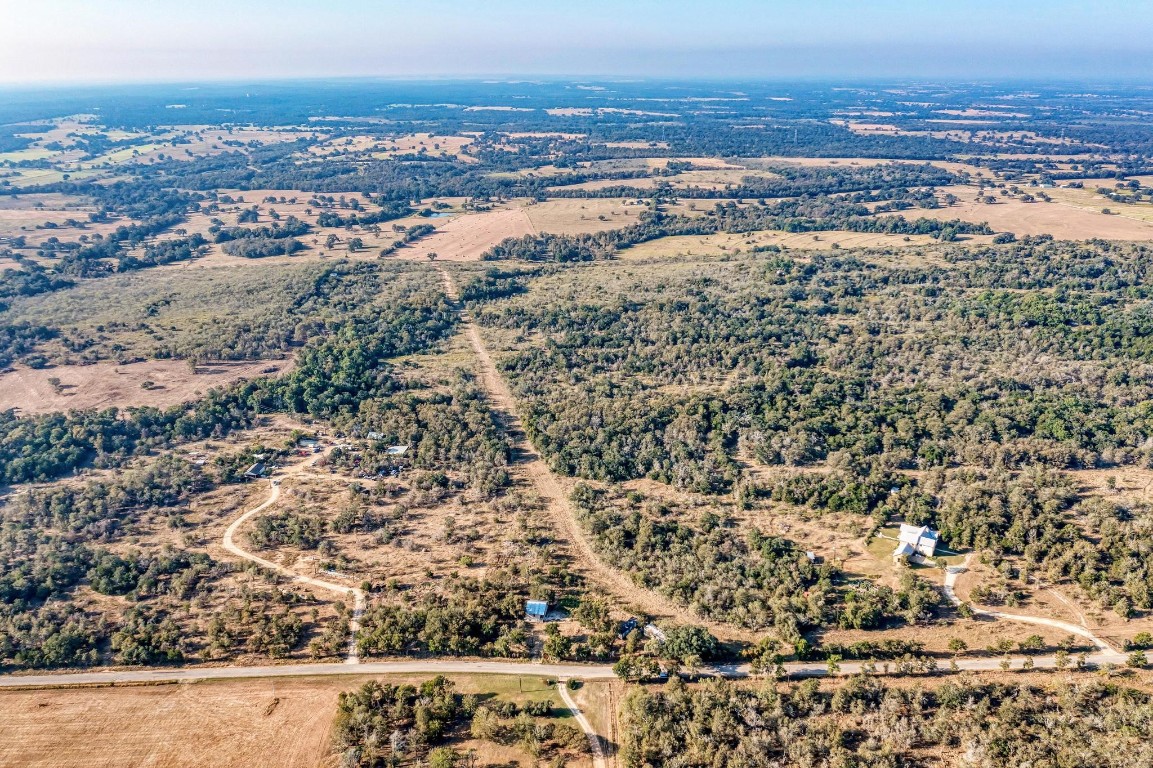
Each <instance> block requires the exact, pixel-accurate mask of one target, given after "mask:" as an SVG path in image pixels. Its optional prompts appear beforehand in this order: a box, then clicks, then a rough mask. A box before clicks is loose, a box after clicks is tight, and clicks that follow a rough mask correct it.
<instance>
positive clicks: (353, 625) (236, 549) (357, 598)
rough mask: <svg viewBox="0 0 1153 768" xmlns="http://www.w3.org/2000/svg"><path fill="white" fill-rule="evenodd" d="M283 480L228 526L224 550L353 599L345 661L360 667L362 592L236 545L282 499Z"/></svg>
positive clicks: (295, 470)
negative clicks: (248, 526) (239, 534)
mask: <svg viewBox="0 0 1153 768" xmlns="http://www.w3.org/2000/svg"><path fill="white" fill-rule="evenodd" d="M323 455H324V454H320V455H318V456H316V457H314V458H313V459H312V460H311V461H308V462H306V463H304V464H298V465H296V466H295V467H291V468H290V469H289V470H288V474H289V475H303V474H305V470H306V469H308V468H309V467H311V466H312V465H314V464H315V463H316V462H317V461H319V460H320V458H321V457H322V456H323ZM283 480H284V478H283V477H280V478H276V479H274V480H271V481H269V488H270V489H271V490H270V492H269V494H268V498H267V499H265V500H264V501H263V502H262V503H261V504H259V505H257V506H255V507H253V508H252V509H250V510H248V511H247V512H245V513H244V514H242V515H240V517H238V518H236V519H235V520H233V521H232V524H231V525H229V526H228V529H227V530H226V531H225V532H224V541H223V542H222V543H223V545H224V548H225V549H226V550H228V551H229V552H231V553H232V554H234V555H236V556H237V557H240V558H243V559H245V560H248V561H249V562H252V563H257V564H258V565H261V566H263V567H265V568H268V569H269V570H273V571H276V572H277V573H282V574H284V575H285V576H288V577H290V578H291V579H292V580H293V581H295V582H297V583H299V584H307V585H309V586H312V587H317V588H319V589H324V590H327V591H329V592H335V593H337V594H339V595H352V619H351V621H350V622H349V629H350V631H349V637H348V656H347V658H346V659H345V663H346V664H358V663H359V662H360V656H359V654H358V653H357V649H356V633H357V632H359V631H360V619H361V617H362V616H363V615H364V608H365V596H364V591H363V590H362V589H360V588H359V587H350V586H347V585H344V584H336V583H334V582H331V581H324V580H323V579H317V578H313V577H311V576H304V575H302V574H299V573H296V572H295V571H293V570H290V569H288V568H285V567H284V566H282V565H279V564H277V563H274V562H272V561H271V560H266V559H265V558H263V557H260V556H259V555H255V554H253V553H251V552H249V551H248V550H246V549H244V548H243V547H241V546H240V545H239V544H237V543H236V533H237V531H239V530H240V528H241V527H242V526H243V525H244V524H245V523H247V522H248V521H249V520H250V519H251V518H253V517H255V516H256V515H259V514H260V513H261V512H263V511H264V510H266V509H268V508H269V507H271V506H273V505H274V504H276V502H277V501H278V500H279V499H280V488H281V483H282V482H283Z"/></svg>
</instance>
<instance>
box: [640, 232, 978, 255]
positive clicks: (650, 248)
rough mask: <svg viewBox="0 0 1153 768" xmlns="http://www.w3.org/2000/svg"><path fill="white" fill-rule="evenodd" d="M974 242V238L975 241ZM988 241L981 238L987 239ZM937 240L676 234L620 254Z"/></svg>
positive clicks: (714, 252) (876, 245) (830, 234)
mask: <svg viewBox="0 0 1153 768" xmlns="http://www.w3.org/2000/svg"><path fill="white" fill-rule="evenodd" d="M974 239H975V238H974ZM988 239H990V238H987V237H985V238H981V240H988ZM936 242H937V241H936V240H934V239H933V238H931V237H930V236H928V235H909V236H908V237H906V236H904V235H879V234H869V233H860V232H813V233H810V232H804V233H792V232H770V231H759V232H749V233H742V234H728V233H722V234H717V235H678V236H675V237H662V238H661V239H659V240H651V241H649V242H647V243H641V244H640V245H635V246H633V247H632V248H627V249H625V250H623V251H621V252H620V254H619V255H620V257H621V258H623V259H652V258H662V257H695V256H714V257H719V256H733V255H738V254H740V253H747V252H748V251H750V250H751V249H753V248H757V247H764V246H770V245H776V246H780V247H782V248H787V249H794V250H803V251H814V250H828V249H829V248H832V247H833V246H834V245H835V246H837V247H840V248H908V247H912V246H924V245H932V244H934V243H936Z"/></svg>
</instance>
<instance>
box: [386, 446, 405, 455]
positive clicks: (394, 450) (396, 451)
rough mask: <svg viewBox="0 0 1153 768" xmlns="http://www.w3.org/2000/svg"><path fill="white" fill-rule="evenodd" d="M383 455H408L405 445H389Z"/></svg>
mask: <svg viewBox="0 0 1153 768" xmlns="http://www.w3.org/2000/svg"><path fill="white" fill-rule="evenodd" d="M385 453H386V454H388V455H389V456H403V455H404V454H406V453H408V446H407V445H390V446H389V447H388V449H387V450H385Z"/></svg>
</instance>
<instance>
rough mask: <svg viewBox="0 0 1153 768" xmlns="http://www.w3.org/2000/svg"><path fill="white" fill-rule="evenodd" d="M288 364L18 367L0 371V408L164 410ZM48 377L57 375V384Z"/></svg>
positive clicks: (172, 362) (277, 371)
mask: <svg viewBox="0 0 1153 768" xmlns="http://www.w3.org/2000/svg"><path fill="white" fill-rule="evenodd" d="M291 365H292V362H291V361H290V360H271V361H260V360H257V361H244V362H219V363H210V364H206V365H201V366H200V367H198V368H197V370H196V373H195V374H192V373H191V372H190V371H189V366H188V363H186V362H184V361H182V360H148V361H145V362H141V363H130V364H128V365H116V364H115V363H96V364H94V365H61V366H54V367H52V368H41V369H32V368H23V367H21V368H17V369H15V370H13V371H10V372H8V373H3V374H0V411H4V410H7V409H9V408H16V409H18V410H19V411H20V413H21V415H24V416H27V415H31V414H38V413H53V412H57V411H69V410H80V409H87V408H113V407H116V408H121V409H124V408H131V407H135V406H145V405H148V406H153V407H156V408H166V407H168V406H171V405H179V404H180V403H187V402H192V401H193V400H196V399H198V398H199V396H200V395H201V394H202V393H204V392H207V391H208V390H209V389H212V388H213V387H222V386H227V385H229V384H232V383H234V382H236V381H239V380H240V379H253V378H256V377H258V376H262V375H269V374H268V373H266V372H268V371H271V372H273V375H276V374H280V373H283V372H284V371H286V370H288V368H290V367H291ZM51 379H59V384H58V385H54V384H53V382H52V381H51ZM148 382H152V384H151V385H148Z"/></svg>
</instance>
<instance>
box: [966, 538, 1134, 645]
mask: <svg viewBox="0 0 1153 768" xmlns="http://www.w3.org/2000/svg"><path fill="white" fill-rule="evenodd" d="M972 561H973V555H971V554H970V555H968V556H967V557H966V558H965V562H964V563H963V564H961V565H953V566H949V567H948V568H947V569H946V570H945V584H944V591H945V597H947V598H949V602H951V603H952V604H953V605H960V604H961V598H959V597H957V593H956V591H954V590H955V587H956V585H957V579H958V578H959V577H960V576H961V574H962V573H964V572H965V571H967V570H969V564H970V563H971V562H972ZM973 614H974V615H976V616H988V617H989V618H992V619H1003V620H1005V621H1016V622H1020V623H1022V624H1034V625H1037V626H1042V627H1052V628H1053V629H1060V630H1062V631H1064V632H1068V633H1069V634H1071V635H1076V636H1078V637H1083V638H1085V639H1086V640H1088V641H1089V642H1091V643H1092V644H1093V646H1094V647H1095V648H1096V649H1097V651H1098V653H1097V656H1098V657H1099V658H1100V660H1101V661H1102V662H1110V663H1115V664H1116V663H1123V662H1124V661H1125V655H1124V654H1122V653H1119V652H1118V651H1117V649H1115V648H1114V647H1113V646H1111V645H1109V644H1108V643H1107V642H1105V641H1104V640H1102V639H1101V638H1099V637H1097V636H1096V635H1094V634H1093V633H1092V632H1090V631H1089V628H1088V627H1083V626H1081V625H1080V624H1072V623H1070V622H1068V621H1061V620H1060V619H1046V618H1044V617H1042V616H1026V615H1024V614H1019V613H1003V612H1001V611H985V610H980V609H977V608H973Z"/></svg>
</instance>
